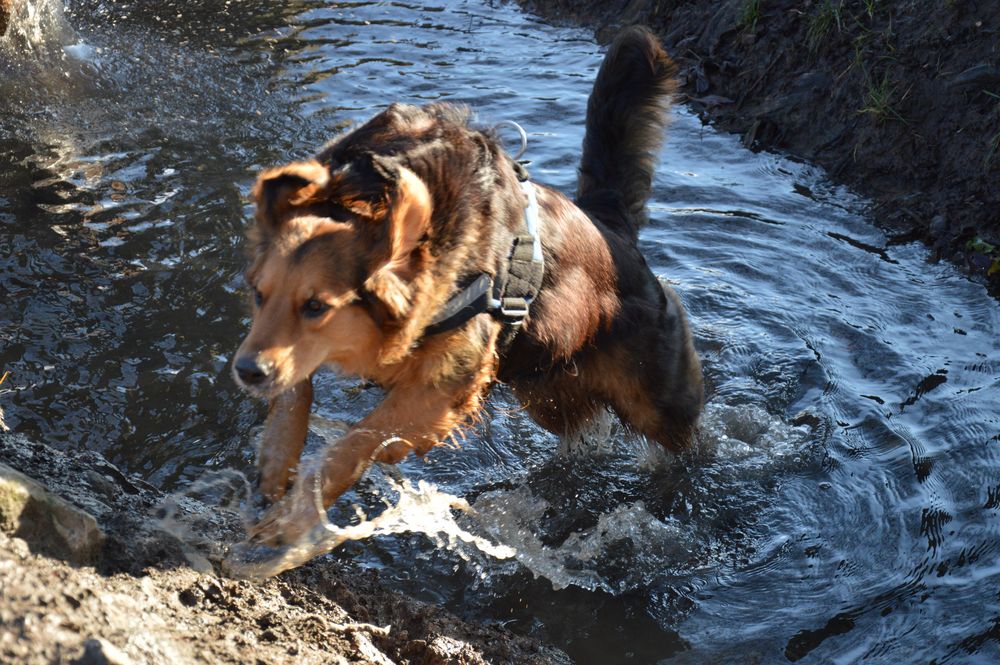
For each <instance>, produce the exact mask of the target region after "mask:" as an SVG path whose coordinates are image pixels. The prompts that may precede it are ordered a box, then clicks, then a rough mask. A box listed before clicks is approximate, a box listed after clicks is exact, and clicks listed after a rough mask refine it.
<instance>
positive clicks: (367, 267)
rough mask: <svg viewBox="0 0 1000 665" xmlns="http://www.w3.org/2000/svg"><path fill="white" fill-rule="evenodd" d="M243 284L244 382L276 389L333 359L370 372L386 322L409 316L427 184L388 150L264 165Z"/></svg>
mask: <svg viewBox="0 0 1000 665" xmlns="http://www.w3.org/2000/svg"><path fill="white" fill-rule="evenodd" d="M253 196H254V199H255V200H256V204H257V217H256V225H255V228H254V229H253V230H252V231H251V233H250V239H251V242H252V244H253V248H252V259H251V265H250V268H249V270H248V271H247V276H246V277H247V282H248V284H249V286H250V288H251V290H252V293H253V325H252V327H251V329H250V333H249V334H248V335H247V337H246V339H245V340H244V341H243V343H242V344H241V345H240V348H239V351H238V352H237V354H236V357H235V360H234V362H233V373H234V375H235V377H236V380H237V382H238V383H239V384H240V385H241V386H243V387H244V388H246V389H247V390H249V391H251V392H253V393H256V394H258V395H260V396H264V397H273V396H275V395H278V394H280V393H282V392H283V391H285V390H287V389H288V388H290V387H292V386H293V385H295V384H297V383H299V382H301V381H303V380H305V379H307V378H308V377H309V376H311V375H312V373H313V372H315V371H316V370H317V369H318V368H319V367H320V365H322V364H324V363H327V362H332V363H335V364H337V365H340V366H342V367H343V368H344V369H345V370H347V371H350V372H352V373H356V374H365V368H366V367H370V366H371V365H372V364H373V363H374V362H375V361H376V359H377V356H378V352H379V346H380V343H381V338H382V335H383V330H384V328H385V324H386V321H390V322H391V321H393V320H399V319H401V318H402V317H405V316H406V314H407V312H408V310H409V308H410V306H411V297H412V293H411V282H412V280H413V277H414V275H415V274H416V272H417V271H418V270H419V267H420V265H419V264H420V261H421V253H420V251H418V245H419V244H420V241H421V239H422V238H423V236H424V235H425V234H426V233H427V231H428V228H429V224H430V218H431V207H432V204H431V196H430V193H429V191H428V188H427V185H426V184H425V183H424V182H423V181H422V180H421V179H420V178H419V177H417V176H416V175H415V174H414V173H413V172H412V171H410V170H409V169H407V168H405V167H403V166H401V165H399V164H398V163H396V162H394V161H393V160H392V159H391V158H387V157H381V156H378V155H364V156H362V157H359V158H358V159H354V160H352V161H351V162H350V163H348V164H346V165H341V166H334V167H333V168H332V169H331V167H330V165H328V164H322V163H320V162H319V161H308V162H296V163H292V164H288V165H286V166H283V167H280V168H276V169H271V170H268V171H265V172H264V173H262V174H261V175H260V177H259V178H258V179H257V184H256V186H255V187H254V190H253Z"/></svg>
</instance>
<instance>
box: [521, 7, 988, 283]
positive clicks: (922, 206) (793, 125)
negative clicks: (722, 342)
mask: <svg viewBox="0 0 1000 665" xmlns="http://www.w3.org/2000/svg"><path fill="white" fill-rule="evenodd" d="M518 2H519V4H520V5H522V6H523V7H525V8H526V9H528V10H529V11H532V12H534V13H536V14H538V15H540V16H542V17H543V18H545V19H546V20H550V21H555V22H557V23H568V24H574V25H585V26H591V27H593V28H595V30H596V33H597V37H598V39H600V40H601V41H607V40H608V39H610V36H611V35H613V34H614V32H615V31H616V30H617V29H618V28H619V27H620V26H623V25H627V24H632V23H643V24H646V25H649V26H650V27H651V28H653V29H654V30H655V31H656V32H657V33H658V34H659V35H660V36H661V38H662V39H663V41H664V44H665V45H666V47H667V49H668V51H670V53H672V54H673V55H674V57H675V58H676V59H677V60H678V61H679V63H680V64H681V81H682V90H683V92H684V93H685V95H686V98H687V99H686V101H687V102H688V103H690V104H691V105H692V106H693V108H695V109H696V110H697V111H698V112H699V114H700V115H701V116H702V118H703V119H704V120H706V121H709V122H711V123H713V124H715V125H717V126H718V127H720V128H722V129H724V130H726V131H730V132H735V133H738V134H740V135H741V136H742V139H743V142H744V144H745V145H747V146H748V147H752V148H754V149H767V150H777V151H781V152H784V153H788V154H790V155H792V156H793V157H795V158H798V159H802V160H805V161H808V162H812V163H815V164H818V165H820V166H822V167H823V168H825V169H826V170H827V172H828V173H829V175H830V176H831V177H832V178H833V179H835V180H837V181H840V182H843V183H845V184H847V185H849V186H851V187H852V188H854V189H856V190H857V191H859V192H861V193H862V194H864V195H865V196H867V197H869V198H870V199H871V200H872V201H873V204H874V205H873V209H872V211H871V213H872V216H873V218H874V219H875V220H876V221H877V222H878V223H879V224H880V225H882V226H883V227H884V228H886V229H887V231H889V233H890V240H889V241H888V242H889V244H898V243H901V242H910V241H914V240H922V241H924V242H925V243H927V244H928V245H929V246H930V247H931V250H932V260H938V259H949V260H952V261H954V262H956V263H958V264H961V265H964V266H965V267H966V268H967V269H968V270H969V271H970V272H972V273H973V274H977V275H980V276H982V277H983V278H985V279H986V280H987V281H988V283H989V288H990V290H991V292H992V293H993V294H994V295H996V294H997V293H998V291H1000V187H998V186H997V182H998V176H1000V39H998V35H1000V5H998V4H997V3H992V2H945V3H941V2H928V1H927V0H906V1H904V2H885V1H883V0H864V1H863V0H773V1H770V0H769V1H767V2H764V1H762V0H723V1H722V2H711V3H706V2H693V1H691V0H611V1H610V2H609V1H606V0H518Z"/></svg>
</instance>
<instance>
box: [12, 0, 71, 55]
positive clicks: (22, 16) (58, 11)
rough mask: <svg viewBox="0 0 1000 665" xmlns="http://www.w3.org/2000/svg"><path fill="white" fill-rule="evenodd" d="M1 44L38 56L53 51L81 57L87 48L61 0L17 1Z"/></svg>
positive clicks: (13, 6)
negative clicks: (67, 15) (67, 16)
mask: <svg viewBox="0 0 1000 665" xmlns="http://www.w3.org/2000/svg"><path fill="white" fill-rule="evenodd" d="M0 46H3V47H6V48H7V49H8V50H10V51H13V52H15V53H17V52H19V53H23V54H30V55H33V56H36V57H37V56H44V55H50V54H53V53H67V54H69V55H73V56H75V57H80V56H81V55H83V54H84V53H85V51H86V47H85V45H83V44H82V43H80V41H79V38H78V37H77V35H76V32H75V31H74V30H73V28H72V27H70V24H69V22H68V21H67V20H66V14H65V11H64V9H63V5H62V3H61V2H60V1H59V0H14V2H13V4H12V5H11V14H10V23H9V24H8V26H7V31H6V32H5V33H4V34H3V35H0Z"/></svg>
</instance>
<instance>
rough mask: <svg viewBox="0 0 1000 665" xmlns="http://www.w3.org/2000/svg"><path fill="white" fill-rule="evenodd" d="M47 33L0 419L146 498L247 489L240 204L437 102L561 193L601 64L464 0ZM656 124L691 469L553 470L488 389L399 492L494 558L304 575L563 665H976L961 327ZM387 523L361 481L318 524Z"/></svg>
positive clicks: (570, 458)
mask: <svg viewBox="0 0 1000 665" xmlns="http://www.w3.org/2000/svg"><path fill="white" fill-rule="evenodd" d="M279 5H280V6H279ZM32 6H34V7H42V6H46V7H56V8H58V6H57V5H55V4H47V5H46V4H44V3H34V2H33V3H32ZM24 25H27V24H24ZM61 25H63V27H61V28H58V29H52V30H51V32H44V31H43V32H44V34H43V36H42V37H41V38H38V39H34V40H33V41H32V40H29V42H24V40H23V39H22V43H21V44H20V45H18V44H17V43H16V39H15V40H13V41H12V40H11V39H10V38H8V39H6V40H5V41H4V42H3V43H2V44H0V54H2V57H0V295H2V297H0V322H2V323H0V370H2V371H10V375H9V376H8V378H7V380H6V381H5V382H4V384H3V386H0V408H3V410H4V411H5V413H6V421H7V423H8V424H9V425H10V426H11V427H12V428H14V429H15V430H17V431H21V432H23V433H26V434H29V435H32V436H36V437H39V438H42V439H44V440H46V441H49V442H52V443H55V444H57V445H59V446H61V447H63V448H67V449H83V448H90V449H96V450H100V451H102V452H104V453H105V454H107V455H108V456H109V457H111V459H112V460H113V461H115V462H117V463H118V464H121V465H122V466H124V467H125V468H127V469H128V470H130V471H133V472H137V473H139V474H141V475H143V476H144V477H146V478H147V479H149V480H150V481H152V482H154V483H156V484H158V485H161V486H164V487H166V488H168V489H175V490H179V491H181V490H184V491H191V489H192V488H193V487H195V485H194V483H195V481H196V480H197V479H199V478H201V477H203V476H205V474H206V473H209V474H211V473H219V472H221V470H223V469H233V470H235V471H238V472H248V471H249V470H250V467H251V458H252V444H251V441H252V438H253V436H252V430H253V428H254V427H255V426H256V425H257V424H258V423H259V422H260V420H261V418H262V415H263V413H262V407H261V405H259V404H256V403H252V402H250V401H248V400H247V398H246V397H245V396H243V395H241V394H240V393H239V392H238V391H237V389H236V388H235V386H234V385H233V384H232V382H231V380H230V379H229V377H228V372H227V369H226V363H227V360H228V358H229V356H230V354H231V353H232V351H233V349H235V347H236V345H237V344H238V342H239V340H240V339H241V337H242V334H243V332H244V330H245V328H246V325H247V319H246V314H247V312H246V309H245V305H244V304H243V302H242V300H243V295H242V288H243V287H242V280H241V277H240V272H241V270H242V267H243V258H242V250H241V235H242V229H243V225H244V220H245V219H246V217H247V213H248V210H247V206H246V201H245V196H246V193H247V191H248V188H249V186H250V184H251V182H252V178H253V174H254V173H255V172H256V171H257V170H258V169H260V168H261V167H263V166H265V165H269V164H273V163H276V162H279V161H283V160H287V159H292V158H299V157H303V156H305V155H308V154H310V153H311V152H313V151H314V150H315V149H316V147H317V146H318V145H320V144H321V143H322V142H324V141H325V140H326V139H327V138H329V136H330V135H331V134H334V133H336V132H338V131H340V130H341V128H343V127H344V126H346V124H348V123H350V122H352V121H357V120H360V119H364V118H365V117H367V116H368V115H370V114H371V113H373V112H375V111H376V110H378V109H380V108H382V107H383V106H385V105H386V104H387V103H389V102H390V101H406V102H415V103H420V102H424V101H430V100H446V101H455V102H468V103H471V104H472V105H474V107H475V108H476V109H478V112H479V114H480V118H481V120H482V121H483V122H484V123H493V122H496V121H499V120H504V119H511V120H516V121H517V122H519V123H520V124H522V125H523V126H524V127H525V128H526V129H527V130H528V132H529V139H530V140H529V151H528V155H527V156H528V157H529V158H530V159H531V160H532V163H531V165H530V168H531V171H532V174H533V176H534V177H535V178H536V179H537V180H539V181H542V182H546V183H550V184H553V185H555V186H557V187H560V188H563V189H565V190H570V189H571V188H572V186H573V184H574V179H575V167H576V164H577V159H578V147H579V143H580V140H581V137H582V117H583V111H584V105H585V101H586V95H587V94H588V93H589V89H590V85H591V82H592V79H593V75H594V73H595V72H596V68H597V66H598V64H599V62H600V49H599V48H598V47H597V46H596V45H595V44H594V43H593V42H592V40H591V39H590V38H589V36H588V35H587V34H586V33H583V32H578V31H573V30H566V29H562V28H553V27H550V26H546V25H543V24H541V23H539V22H538V21H537V20H536V19H534V18H532V17H530V16H526V15H524V14H522V13H520V12H519V11H518V10H517V9H516V8H515V7H513V6H511V5H509V4H504V3H486V2H482V1H476V2H473V1H471V0H467V1H463V0H441V1H440V2H436V3H433V4H407V3H370V2H341V3H336V4H333V5H331V4H328V3H323V2H302V1H299V2H289V3H269V2H263V1H259V2H256V1H253V0H247V1H246V2H241V3H239V7H238V8H237V7H235V3H233V4H231V5H229V6H228V8H227V6H226V5H225V4H224V3H217V2H208V1H207V0H199V1H195V2H185V3H178V2H166V3H141V10H140V3H135V2H131V1H126V0H121V1H119V2H111V1H103V2H97V1H96V0H81V1H79V2H70V3H68V4H67V5H66V11H65V13H64V18H63V24H61ZM68 26H72V31H71V32H66V30H68V29H69V28H68ZM25 43H31V44H36V45H37V44H45V43H48V44H51V45H53V47H52V48H48V47H46V48H44V49H43V48H34V49H31V48H25ZM56 45H57V46H58V47H57V48H56ZM67 47H69V48H68V49H67ZM676 115H677V119H676V122H674V124H673V125H672V126H671V129H670V138H669V140H668V142H667V145H666V147H665V149H664V152H663V166H662V167H661V169H660V172H659V174H658V176H657V179H656V183H655V191H654V200H653V203H652V206H651V208H652V210H651V212H652V215H651V216H652V218H653V220H654V222H653V224H652V226H651V228H649V229H648V230H647V231H646V232H645V233H644V235H643V240H642V244H643V249H644V251H645V253H646V255H647V256H648V257H649V262H650V265H651V266H652V267H653V268H654V270H655V271H656V272H658V273H660V274H662V275H663V276H664V278H665V279H667V280H669V281H670V282H671V283H672V284H673V285H674V286H676V288H677V289H678V291H680V292H681V293H682V295H683V297H684V300H685V303H686V305H687V306H688V308H689V310H690V313H691V319H692V323H693V327H694V329H695V331H696V335H697V344H698V348H699V350H700V352H701V354H702V356H703V358H704V366H705V372H706V378H707V381H708V385H709V386H710V397H709V403H708V406H707V409H706V414H705V417H704V419H703V423H702V430H701V432H700V435H699V444H698V446H696V448H695V450H693V451H692V452H690V453H688V454H685V455H683V456H680V457H677V458H671V457H668V456H666V455H664V454H662V453H661V452H659V451H656V450H651V449H649V448H648V447H646V446H644V445H642V444H641V442H636V441H633V440H631V439H629V437H627V436H625V435H624V434H622V433H621V432H619V431H617V430H616V428H612V429H611V430H610V431H609V432H607V433H605V434H609V435H610V441H611V443H612V445H596V446H592V447H590V448H588V447H587V445H580V442H573V444H572V445H565V448H566V450H567V451H569V450H572V451H573V452H572V453H569V452H566V453H564V454H559V453H557V451H558V450H559V449H560V442H559V441H556V440H554V439H553V438H552V437H550V436H549V435H547V434H545V433H544V432H542V431H540V430H539V429H538V428H537V427H536V426H534V425H533V424H532V423H531V422H530V421H528V420H527V419H526V418H524V416H523V415H522V414H521V413H520V412H519V411H518V409H517V405H516V404H515V403H514V402H513V401H512V400H511V398H510V397H509V396H508V395H507V394H506V393H505V392H504V391H503V390H502V389H501V390H499V391H497V394H496V395H495V398H494V399H493V400H492V403H491V405H490V407H489V408H490V413H489V414H488V417H487V418H485V419H484V420H485V423H484V424H483V426H482V427H481V428H480V431H479V432H478V435H477V436H476V437H473V438H470V440H469V441H468V442H467V443H466V444H465V445H464V446H463V449H462V450H460V451H454V450H447V449H442V450H438V451H435V452H433V453H432V454H431V455H429V456H428V457H427V458H426V459H425V460H423V461H421V460H408V461H407V462H406V463H404V464H403V465H402V466H401V471H402V473H403V475H404V476H405V477H406V479H407V480H408V481H409V482H410V483H411V484H410V485H409V486H401V487H403V490H402V491H403V492H404V494H405V493H406V492H413V493H415V494H419V493H420V492H422V491H425V490H426V491H432V492H435V493H437V494H436V495H437V496H439V497H451V498H448V499H447V500H448V501H451V500H452V498H456V497H458V498H461V500H462V501H466V502H467V503H468V504H469V505H470V506H471V507H472V510H473V512H472V513H470V514H469V515H466V514H463V513H459V514H455V513H453V512H452V511H451V510H450V509H449V508H445V509H443V512H439V513H436V515H437V517H436V518H434V521H435V524H437V523H445V522H448V520H451V521H452V522H453V523H454V524H456V525H457V526H458V527H459V528H460V529H461V530H463V531H464V532H467V533H470V534H474V535H477V536H479V537H482V538H486V539H488V540H489V541H490V542H492V543H496V544H497V545H499V546H506V547H512V548H514V549H516V550H517V553H516V555H515V556H514V557H513V558H510V559H502V560H494V559H491V558H489V557H484V556H480V555H477V554H475V551H476V550H475V548H468V547H465V546H461V545H458V544H457V543H456V544H454V550H453V549H451V547H452V544H451V543H449V542H448V538H444V540H443V541H442V540H440V539H439V540H438V541H433V540H431V539H428V538H427V537H426V536H424V535H420V534H416V535H407V534H398V533H396V532H395V531H393V533H392V534H386V535H380V536H374V537H371V538H367V539H365V540H364V541H362V542H346V543H343V544H342V546H341V547H340V548H339V549H337V550H336V551H335V552H334V553H333V554H332V555H331V556H334V557H338V558H341V559H344V560H352V561H354V562H356V563H357V564H358V565H364V566H369V567H374V568H377V569H378V570H379V571H380V572H381V574H382V575H383V576H384V577H385V578H386V579H387V580H388V581H389V582H390V583H391V584H394V585H396V586H398V587H401V588H404V589H406V590H407V591H408V592H410V593H412V594H414V595H416V596H419V597H423V598H427V599H430V600H433V601H435V602H441V603H446V604H448V605H449V606H450V607H453V608H455V609H457V610H459V611H460V612H462V613H463V614H466V615H470V616H478V617H481V618H484V619H488V620H493V621H503V622H504V623H505V624H506V625H509V626H510V627H512V628H513V629H515V630H519V631H523V632H529V633H534V634H537V635H539V636H541V637H542V638H544V639H548V640H551V641H553V642H555V643H557V644H559V645H560V646H562V647H563V648H565V649H566V650H568V651H569V652H570V654H571V655H572V656H573V657H574V658H575V659H576V660H578V661H579V662H584V663H586V662H589V663H607V662H622V661H623V660H626V658H627V657H629V656H630V658H629V659H630V660H632V661H634V662H649V663H652V662H658V661H660V660H664V659H668V658H674V659H676V660H679V661H690V662H724V661H734V662H746V661H751V662H752V661H755V660H756V661H762V662H773V661H781V660H791V661H798V660H805V661H808V662H828V661H837V662H853V661H858V660H870V661H875V662H917V661H920V662H927V661H931V660H936V661H937V662H946V661H951V662H955V661H958V662H962V661H975V660H979V661H982V662H990V661H995V660H997V659H998V658H1000V645H998V640H1000V634H998V632H997V625H1000V597H998V596H997V594H996V589H997V588H998V582H1000V566H998V561H1000V537H998V510H1000V461H998V452H997V451H998V446H1000V415H998V412H997V409H996V404H997V394H998V393H997V391H998V388H1000V348H998V347H1000V343H998V341H997V335H996V330H997V329H998V327H1000V313H998V310H997V306H996V304H995V302H993V301H991V300H989V299H988V298H987V297H986V295H985V293H984V290H983V289H982V288H981V287H980V286H979V285H976V284H973V283H970V282H968V281H967V280H965V279H964V278H963V277H961V276H960V275H957V274H956V273H955V272H954V271H953V270H952V268H950V267H949V266H946V265H932V264H928V263H927V262H926V253H925V251H924V249H923V248H922V247H920V246H916V245H907V246H893V247H886V242H885V238H884V237H883V235H882V234H881V233H880V232H879V231H878V230H876V229H874V228H873V227H872V226H871V225H870V224H868V222H867V221H866V220H865V219H864V218H863V217H862V216H860V215H859V214H858V213H859V211H861V210H862V209H863V206H864V202H863V201H859V200H858V199H856V198H855V197H854V196H853V195H851V194H850V193H849V192H846V191H844V190H842V189H841V188H838V187H836V186H833V185H831V184H829V183H828V182H827V181H826V180H825V179H824V178H823V176H822V174H821V173H819V172H817V171H816V170H814V169H812V168H810V167H808V166H805V165H802V164H797V163H793V162H790V161H788V160H785V159H782V158H779V157H776V156H773V155H767V154H753V153H749V152H747V151H745V150H743V149H742V148H741V147H740V146H739V143H738V141H736V140H734V139H732V138H731V137H727V136H720V135H717V134H715V133H714V132H713V131H712V130H711V129H708V128H705V127H703V126H701V124H700V123H699V122H698V121H697V119H696V118H694V117H693V116H691V115H690V114H688V113H686V112H685V111H684V110H683V109H679V110H678V112H677V114H676ZM317 394H318V396H319V398H318V404H317V409H318V410H319V412H320V415H322V416H323V417H325V418H327V419H330V420H338V421H346V422H353V421H356V420H357V419H358V418H359V417H360V416H361V415H362V414H365V413H367V412H368V411H370V410H371V408H372V407H373V405H374V404H376V403H377V401H378V400H379V399H380V395H379V393H378V391H377V390H374V389H369V388H365V387H361V386H358V385H356V384H353V383H352V382H349V381H344V380H343V379H340V378H338V377H336V376H333V375H329V374H324V375H321V376H319V377H318V378H317ZM596 438H597V439H600V437H599V436H598V437H596ZM565 443H566V442H564V444H565ZM598 443H600V442H599V441H598ZM206 477H210V476H206ZM420 482H425V483H429V484H428V485H423V486H422V485H420V484H419V483H420ZM432 486H433V488H434V489H433V490H430V489H429V488H431V487H432ZM407 488H410V489H407ZM421 488H424V489H421ZM233 492H236V493H238V492H237V491H236V489H233ZM234 496H235V494H234ZM399 497H400V495H399V490H398V489H395V490H394V489H393V486H392V484H391V483H390V482H389V480H387V479H386V478H385V477H384V476H383V475H382V474H380V473H378V472H374V473H371V474H369V475H368V476H367V477H366V478H365V479H364V480H363V481H362V482H361V483H359V486H358V487H357V488H356V490H355V491H353V492H351V493H350V494H349V495H347V496H345V498H344V499H343V500H342V501H341V502H339V503H338V505H337V506H336V507H335V509H334V510H333V511H331V521H332V523H333V524H336V525H340V526H342V527H343V526H345V525H350V524H357V521H356V517H355V513H354V509H353V507H352V504H358V505H359V506H361V508H362V510H364V512H365V513H366V514H367V515H369V516H371V517H372V519H375V520H377V519H379V516H380V515H383V514H385V513H386V512H389V511H391V510H392V509H391V508H388V509H387V508H386V507H385V502H386V501H389V502H390V504H393V505H395V504H396V503H398V502H399V501H400V498H399ZM404 498H405V497H404ZM231 499H232V497H229V498H228V499H227V500H231ZM447 505H450V504H447ZM192 510H194V508H192ZM240 510H242V508H241V509H240ZM237 512H239V511H238V510H237ZM390 515H391V513H390ZM470 515H471V517H470ZM233 519H234V523H237V524H236V526H239V525H238V522H239V521H240V518H239V515H236V516H235V517H234V518H233ZM386 520H387V522H388V520H389V518H386ZM234 528H235V527H234ZM434 528H436V527H435V525H430V526H429V527H428V529H425V531H427V530H430V531H433V530H434ZM442 544H445V545H448V546H447V547H440V546H439V545H442ZM455 550H457V551H455ZM554 586H555V587H564V588H561V589H559V590H556V589H555V588H554Z"/></svg>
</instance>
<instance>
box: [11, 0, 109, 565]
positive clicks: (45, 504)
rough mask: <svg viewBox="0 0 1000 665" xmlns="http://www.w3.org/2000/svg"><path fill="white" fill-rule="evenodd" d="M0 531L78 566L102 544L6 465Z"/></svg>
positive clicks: (76, 517)
mask: <svg viewBox="0 0 1000 665" xmlns="http://www.w3.org/2000/svg"><path fill="white" fill-rule="evenodd" d="M0 2H3V0H0ZM0 530H3V531H5V532H7V533H9V534H10V535H12V536H16V537H18V538H21V539H23V540H24V541H25V542H27V543H28V546H29V547H31V549H32V551H37V552H39V553H44V554H48V555H50V556H55V557H58V558H60V559H65V560H66V561H69V562H71V563H76V564H81V565H85V564H89V563H93V562H94V561H95V560H96V559H97V557H98V555H99V554H100V553H101V546H102V545H103V543H104V534H103V533H102V532H101V529H100V527H98V526H97V520H95V519H94V518H93V517H92V516H91V515H90V514H88V513H86V512H84V511H83V510H80V509H79V508H77V507H76V506H73V505H72V504H70V503H68V502H67V501H65V500H64V499H61V498H60V497H58V496H56V495H55V494H52V493H51V492H49V491H48V490H46V489H45V488H44V487H43V486H42V485H41V484H39V483H38V482H37V481H35V480H32V479H31V478H29V477H28V476H26V475H24V474H23V473H20V472H18V471H15V470H14V469H12V468H10V467H9V466H7V465H6V464H0Z"/></svg>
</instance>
